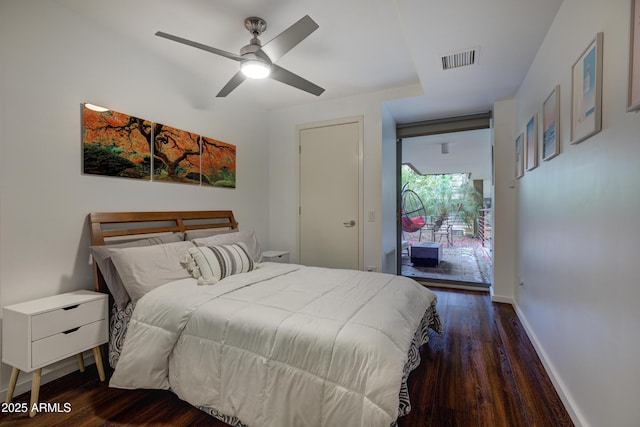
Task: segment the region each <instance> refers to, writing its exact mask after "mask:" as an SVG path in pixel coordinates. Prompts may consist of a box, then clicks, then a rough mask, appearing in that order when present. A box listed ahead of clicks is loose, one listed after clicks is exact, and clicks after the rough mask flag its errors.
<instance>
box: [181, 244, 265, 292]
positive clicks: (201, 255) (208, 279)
mask: <svg viewBox="0 0 640 427" xmlns="http://www.w3.org/2000/svg"><path fill="white" fill-rule="evenodd" d="M182 263H183V265H184V267H185V268H186V269H187V270H189V273H191V275H192V276H193V277H194V278H196V279H198V284H199V285H213V284H214V283H216V282H218V281H219V280H222V279H224V278H225V277H228V276H231V275H233V274H238V273H246V272H249V271H252V270H253V269H254V267H255V264H254V261H253V258H251V256H250V255H249V250H248V249H247V246H246V245H245V244H244V243H242V242H239V243H234V244H231V245H219V246H198V247H195V248H189V251H188V253H187V254H186V255H185V258H184V259H183V261H182Z"/></svg>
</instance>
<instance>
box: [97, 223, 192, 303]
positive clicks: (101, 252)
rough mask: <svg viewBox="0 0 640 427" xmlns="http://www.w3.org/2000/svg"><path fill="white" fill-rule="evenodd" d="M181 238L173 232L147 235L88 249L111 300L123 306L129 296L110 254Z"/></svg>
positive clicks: (181, 237)
mask: <svg viewBox="0 0 640 427" xmlns="http://www.w3.org/2000/svg"><path fill="white" fill-rule="evenodd" d="M183 240H184V234H183V233H173V234H169V235H164V236H157V237H148V238H145V239H139V240H134V241H129V242H124V243H116V244H110V245H105V246H90V247H89V251H90V252H91V255H93V258H94V259H95V261H96V263H97V264H98V268H99V269H100V272H101V273H102V277H103V278H104V281H105V283H106V284H107V287H108V288H109V292H111V295H112V296H113V300H114V301H115V302H116V304H117V305H118V307H120V308H124V307H125V306H126V305H127V303H128V302H129V299H130V298H129V294H128V293H127V290H126V289H125V287H124V285H123V284H122V280H120V276H119V275H118V271H117V270H116V267H115V265H113V262H112V261H111V256H112V255H113V254H114V253H117V251H118V250H119V249H122V248H132V247H138V246H152V245H161V244H164V243H175V242H182V241H183Z"/></svg>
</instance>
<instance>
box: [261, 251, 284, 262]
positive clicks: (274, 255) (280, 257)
mask: <svg viewBox="0 0 640 427" xmlns="http://www.w3.org/2000/svg"><path fill="white" fill-rule="evenodd" d="M262 260H263V261H265V262H282V263H285V264H286V263H288V262H289V252H287V251H264V252H262Z"/></svg>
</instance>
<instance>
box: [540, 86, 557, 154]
mask: <svg viewBox="0 0 640 427" xmlns="http://www.w3.org/2000/svg"><path fill="white" fill-rule="evenodd" d="M558 154H560V86H559V85H558V86H556V87H555V88H554V89H553V91H552V92H551V94H550V95H549V96H548V97H547V99H546V100H545V101H544V103H543V104H542V160H551V159H552V158H554V157H555V156H557V155H558Z"/></svg>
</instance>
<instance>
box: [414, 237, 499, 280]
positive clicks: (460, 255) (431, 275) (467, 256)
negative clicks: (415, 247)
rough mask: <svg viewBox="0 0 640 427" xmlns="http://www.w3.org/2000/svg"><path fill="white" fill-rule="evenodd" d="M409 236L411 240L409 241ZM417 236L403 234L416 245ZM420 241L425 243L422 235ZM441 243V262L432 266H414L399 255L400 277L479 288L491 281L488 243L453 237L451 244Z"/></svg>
mask: <svg viewBox="0 0 640 427" xmlns="http://www.w3.org/2000/svg"><path fill="white" fill-rule="evenodd" d="M412 237H415V238H414V239H412ZM417 237H418V233H413V234H406V235H405V239H407V240H408V241H409V242H410V243H411V244H415V243H417V242H418V240H417ZM421 241H423V242H424V241H429V240H426V239H425V238H424V236H423V238H422V240H421ZM441 243H442V260H440V263H439V264H438V265H437V266H436V267H422V266H414V265H413V264H412V263H411V259H410V258H409V256H408V254H407V252H406V251H403V254H402V275H403V276H408V277H412V278H415V279H430V280H434V281H445V282H463V283H464V284H475V285H479V286H483V287H487V286H490V285H491V283H492V282H493V277H492V271H493V268H492V260H491V248H490V244H489V243H487V242H486V241H485V245H484V246H483V244H482V241H481V240H479V239H476V238H473V237H468V236H453V237H452V242H451V243H448V242H444V241H443V242H441Z"/></svg>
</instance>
